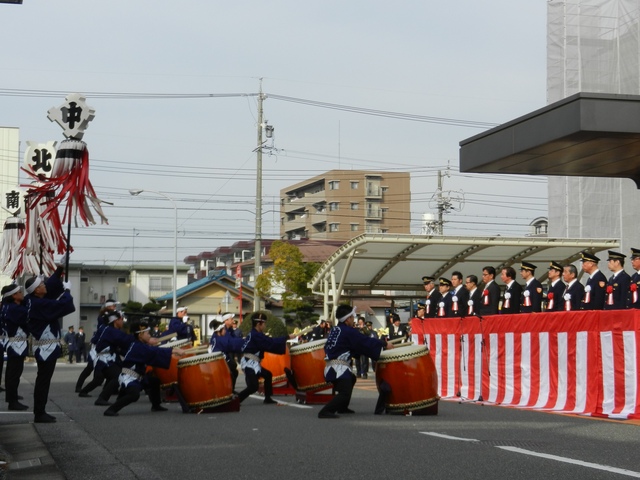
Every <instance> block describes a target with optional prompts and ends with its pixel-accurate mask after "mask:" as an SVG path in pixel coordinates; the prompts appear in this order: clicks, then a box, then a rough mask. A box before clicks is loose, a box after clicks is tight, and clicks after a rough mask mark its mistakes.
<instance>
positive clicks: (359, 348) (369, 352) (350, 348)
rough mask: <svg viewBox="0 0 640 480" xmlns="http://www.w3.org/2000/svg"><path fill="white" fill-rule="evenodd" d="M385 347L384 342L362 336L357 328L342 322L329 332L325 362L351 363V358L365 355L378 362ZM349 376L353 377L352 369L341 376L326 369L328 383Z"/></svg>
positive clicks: (345, 370) (332, 370) (331, 369)
mask: <svg viewBox="0 0 640 480" xmlns="http://www.w3.org/2000/svg"><path fill="white" fill-rule="evenodd" d="M385 345H386V344H385V342H384V341H382V340H378V339H377V338H371V337H368V336H366V335H362V334H361V333H360V331H359V330H358V329H357V328H353V327H350V326H348V325H346V324H345V323H344V322H340V323H339V324H338V325H336V326H335V327H333V328H332V329H331V331H330V332H329V336H328V337H327V343H325V345H324V354H325V356H324V359H325V361H330V360H341V361H344V362H349V361H350V359H351V357H358V356H360V355H364V356H365V357H368V358H370V359H372V360H373V361H376V360H378V359H379V358H380V353H381V352H382V349H383V348H384V347H385ZM349 375H353V373H351V369H344V371H343V372H342V373H341V374H340V375H339V376H336V371H335V370H334V369H333V368H329V369H327V368H325V380H326V381H327V382H334V381H336V380H337V379H338V378H343V377H348V376H349Z"/></svg>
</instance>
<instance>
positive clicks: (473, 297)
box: [465, 288, 482, 315]
mask: <svg viewBox="0 0 640 480" xmlns="http://www.w3.org/2000/svg"><path fill="white" fill-rule="evenodd" d="M470 301H472V302H473V304H472V305H469V302H470ZM481 303H482V290H480V289H479V288H476V289H475V290H474V292H473V293H471V292H469V300H468V301H467V310H466V312H465V315H474V314H476V313H478V311H479V309H480V304H481ZM469 306H471V313H469Z"/></svg>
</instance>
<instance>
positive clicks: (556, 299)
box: [546, 280, 582, 312]
mask: <svg viewBox="0 0 640 480" xmlns="http://www.w3.org/2000/svg"><path fill="white" fill-rule="evenodd" d="M566 289H567V286H566V285H565V284H564V282H563V281H562V280H558V281H557V282H556V283H555V285H549V292H548V293H547V308H546V311H547V312H549V311H551V312H561V311H562V310H564V299H563V298H562V297H563V295H564V291H565V290H566ZM550 293H553V308H549V294H550ZM580 301H582V299H580Z"/></svg>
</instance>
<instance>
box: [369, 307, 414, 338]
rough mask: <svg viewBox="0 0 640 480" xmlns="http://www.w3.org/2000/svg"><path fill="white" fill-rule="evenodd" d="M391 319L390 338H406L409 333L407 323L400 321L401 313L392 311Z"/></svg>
mask: <svg viewBox="0 0 640 480" xmlns="http://www.w3.org/2000/svg"><path fill="white" fill-rule="evenodd" d="M389 319H390V320H391V325H389V340H395V339H396V338H404V339H406V338H407V337H408V336H409V335H408V333H407V327H406V325H402V324H401V323H400V315H398V314H397V313H391V314H390V315H389ZM363 322H364V320H363Z"/></svg>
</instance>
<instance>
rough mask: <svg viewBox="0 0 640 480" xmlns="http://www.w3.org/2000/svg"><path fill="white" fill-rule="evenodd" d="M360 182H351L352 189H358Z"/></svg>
mask: <svg viewBox="0 0 640 480" xmlns="http://www.w3.org/2000/svg"><path fill="white" fill-rule="evenodd" d="M359 185H360V182H351V190H357V189H358V186H359Z"/></svg>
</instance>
